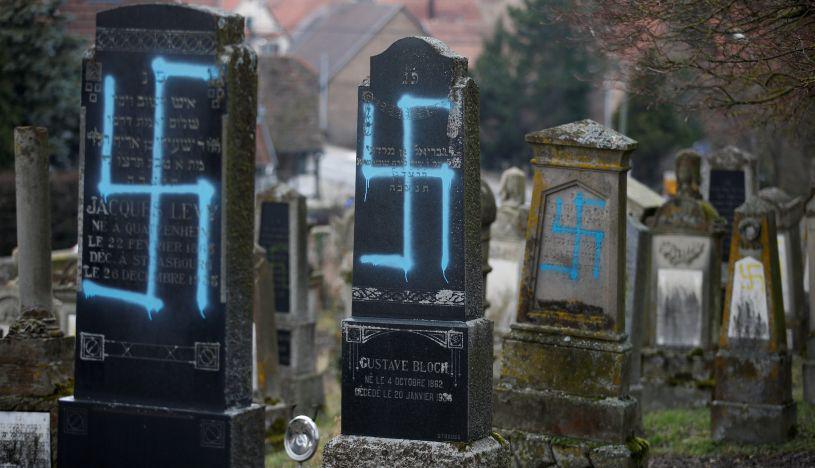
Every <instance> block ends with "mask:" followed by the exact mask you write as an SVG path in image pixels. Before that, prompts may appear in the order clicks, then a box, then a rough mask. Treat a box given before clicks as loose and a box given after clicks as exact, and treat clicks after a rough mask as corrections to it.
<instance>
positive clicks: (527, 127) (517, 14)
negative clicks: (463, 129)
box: [474, 0, 600, 168]
mask: <svg viewBox="0 0 815 468" xmlns="http://www.w3.org/2000/svg"><path fill="white" fill-rule="evenodd" d="M572 4H573V2H572V0H524V1H523V4H522V5H521V6H519V7H510V8H509V9H508V19H509V22H508V26H507V27H504V26H503V25H502V24H499V25H498V26H497V28H496V31H495V34H494V36H493V37H492V38H491V39H490V40H489V41H487V42H486V44H485V46H484V51H483V53H482V54H481V56H480V58H479V60H478V62H477V63H476V66H475V71H474V73H475V75H476V78H477V81H478V84H479V87H480V91H481V154H482V162H483V164H484V166H485V167H490V168H501V167H503V166H508V165H510V164H515V165H521V166H522V167H524V166H525V165H526V164H527V161H528V149H527V148H526V144H525V143H524V138H523V137H524V134H526V133H528V132H531V131H535V130H540V129H542V128H547V127H552V126H556V125H560V124H564V123H568V122H572V121H575V120H581V119H584V118H587V117H588V111H589V108H588V95H589V92H590V91H591V85H590V83H589V82H588V79H589V75H590V74H591V73H593V70H592V67H599V66H600V61H598V60H597V59H595V58H592V56H591V55H590V53H589V51H588V49H587V45H588V44H589V40H588V37H586V36H585V35H584V34H583V33H582V32H581V31H579V30H578V29H577V28H575V27H573V26H572V25H571V24H570V23H569V22H568V21H565V20H564V19H563V18H562V17H561V16H560V13H559V12H562V11H564V10H565V9H568V8H569V7H570V6H571V5H572Z"/></svg>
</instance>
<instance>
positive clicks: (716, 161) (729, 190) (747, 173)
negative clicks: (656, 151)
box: [701, 146, 758, 282]
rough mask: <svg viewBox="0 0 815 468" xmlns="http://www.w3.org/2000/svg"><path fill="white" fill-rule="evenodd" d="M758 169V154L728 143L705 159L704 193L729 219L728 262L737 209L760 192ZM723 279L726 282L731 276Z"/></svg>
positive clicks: (725, 252) (725, 256) (725, 248)
mask: <svg viewBox="0 0 815 468" xmlns="http://www.w3.org/2000/svg"><path fill="white" fill-rule="evenodd" d="M757 170H758V161H757V159H756V157H755V156H754V155H752V154H750V153H748V152H746V151H743V150H740V149H739V148H736V147H735V146H725V147H724V148H722V149H720V150H719V151H716V152H714V153H713V154H711V155H710V156H708V157H707V158H705V159H704V160H703V161H702V185H701V192H702V197H703V198H704V199H705V200H707V201H709V202H710V204H711V205H713V207H714V208H716V212H717V213H719V216H721V217H722V218H724V219H725V221H727V225H726V226H725V234H724V238H723V241H722V261H723V262H724V263H725V264H726V263H727V261H728V255H730V233H731V232H732V230H733V212H734V211H735V209H736V208H738V207H739V206H740V205H741V204H742V203H744V202H745V200H747V198H749V197H751V196H754V195H756V194H757V193H758V180H757V177H758V175H757ZM723 276H724V275H723ZM722 280H723V281H724V282H726V281H727V278H726V277H723V278H722Z"/></svg>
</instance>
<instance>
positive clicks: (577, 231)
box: [540, 192, 606, 281]
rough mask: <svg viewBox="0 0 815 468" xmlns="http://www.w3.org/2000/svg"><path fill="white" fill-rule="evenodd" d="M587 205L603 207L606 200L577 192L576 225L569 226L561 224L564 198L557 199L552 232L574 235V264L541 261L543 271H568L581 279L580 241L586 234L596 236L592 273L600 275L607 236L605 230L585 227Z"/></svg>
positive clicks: (570, 277) (572, 277)
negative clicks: (584, 210) (601, 255)
mask: <svg viewBox="0 0 815 468" xmlns="http://www.w3.org/2000/svg"><path fill="white" fill-rule="evenodd" d="M585 206H591V207H595V208H601V209H603V208H605V207H606V202H605V201H604V200H593V199H590V198H583V192H577V195H576V196H575V198H574V213H575V225H574V227H567V226H563V225H562V224H561V220H562V215H563V199H562V198H560V197H557V198H556V199H555V220H554V222H553V223H552V234H560V235H570V236H574V247H573V248H572V264H571V265H570V266H563V265H551V264H548V263H541V265H540V268H541V271H556V272H559V273H566V274H568V275H569V279H571V280H572V281H577V280H578V279H580V241H581V240H582V239H583V236H586V237H592V238H594V268H593V270H592V274H593V275H594V277H595V278H598V277H599V276H600V254H601V252H602V250H603V238H604V237H605V233H604V232H603V231H594V230H589V229H583V207H585Z"/></svg>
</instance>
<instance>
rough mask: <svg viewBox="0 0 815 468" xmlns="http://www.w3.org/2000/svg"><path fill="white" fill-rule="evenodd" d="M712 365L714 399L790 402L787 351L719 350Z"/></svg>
mask: <svg viewBox="0 0 815 468" xmlns="http://www.w3.org/2000/svg"><path fill="white" fill-rule="evenodd" d="M715 368H716V390H715V393H714V399H715V400H722V401H728V402H734V403H749V404H771V405H773V404H774V405H784V404H787V403H789V402H791V401H792V358H791V357H790V356H789V354H776V353H773V354H764V353H755V354H745V353H739V352H731V351H728V350H726V349H720V350H719V352H718V353H717V355H716V365H715Z"/></svg>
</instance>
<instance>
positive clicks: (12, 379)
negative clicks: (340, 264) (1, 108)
mask: <svg viewBox="0 0 815 468" xmlns="http://www.w3.org/2000/svg"><path fill="white" fill-rule="evenodd" d="M14 153H15V158H14V172H15V194H16V197H15V198H16V211H17V213H16V214H17V239H18V242H19V247H18V253H17V256H18V265H19V268H18V273H19V276H18V281H17V284H18V285H19V311H18V312H19V313H18V314H17V319H16V320H15V321H14V322H13V323H12V324H11V327H10V329H9V333H8V336H3V337H0V419H5V418H4V417H3V416H2V415H3V414H5V415H6V416H11V415H10V414H9V413H4V412H6V411H14V412H23V411H25V412H37V413H47V416H46V417H45V419H46V420H47V421H48V422H49V423H50V435H51V445H50V448H51V454H52V456H51V457H48V458H49V462H52V459H53V458H54V456H53V455H54V454H55V453H56V452H55V451H54V450H53V449H54V448H55V447H56V441H57V440H58V435H57V430H56V429H57V408H58V405H57V400H58V399H59V397H62V396H65V395H68V394H70V388H71V387H72V386H73V380H72V379H73V348H74V339H73V338H71V337H65V336H63V334H62V332H61V331H60V330H59V325H58V323H57V320H56V317H55V314H54V301H53V297H52V290H51V258H50V257H51V205H50V201H49V200H50V198H51V192H50V186H49V183H48V156H49V154H48V133H47V131H46V129H44V128H35V127H17V128H15V129H14ZM59 437H61V436H59ZM0 445H3V444H2V442H0ZM2 452H3V453H2V454H0V465H4V464H5V463H12V462H15V460H17V461H20V460H21V459H22V458H23V457H20V455H21V454H19V453H18V454H15V453H14V452H15V450H14V449H13V448H12V450H8V448H4V450H2ZM53 461H55V460H53ZM14 466H16V465H14Z"/></svg>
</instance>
